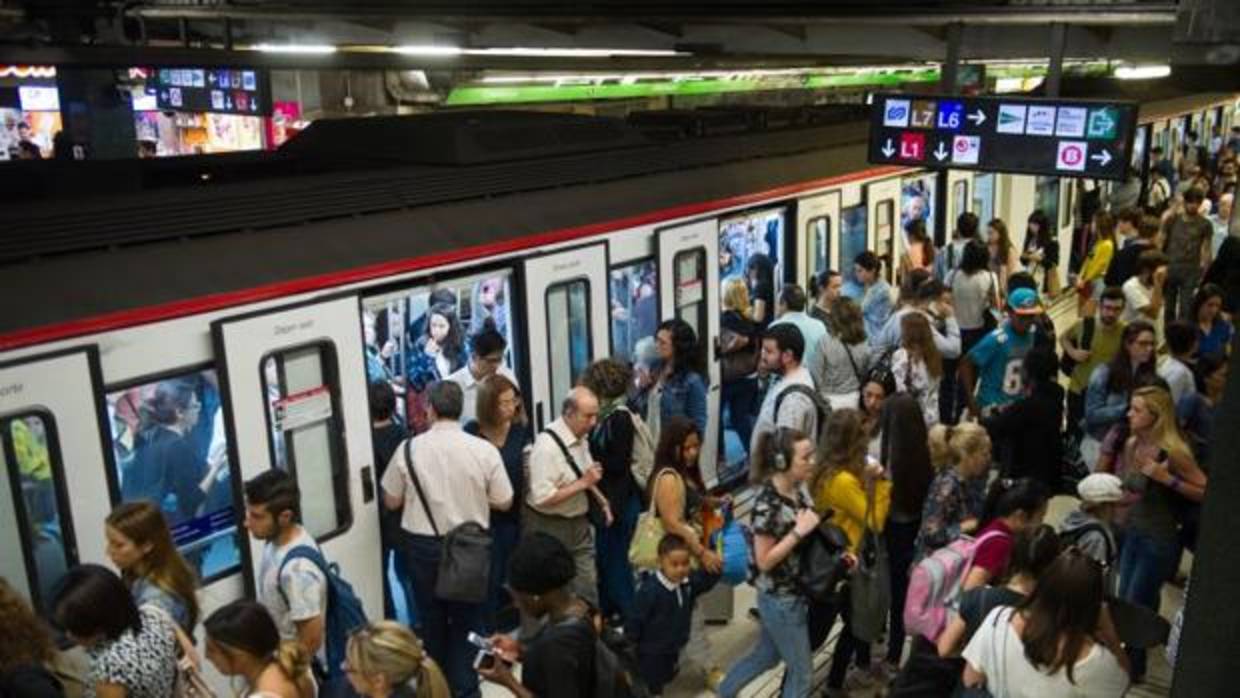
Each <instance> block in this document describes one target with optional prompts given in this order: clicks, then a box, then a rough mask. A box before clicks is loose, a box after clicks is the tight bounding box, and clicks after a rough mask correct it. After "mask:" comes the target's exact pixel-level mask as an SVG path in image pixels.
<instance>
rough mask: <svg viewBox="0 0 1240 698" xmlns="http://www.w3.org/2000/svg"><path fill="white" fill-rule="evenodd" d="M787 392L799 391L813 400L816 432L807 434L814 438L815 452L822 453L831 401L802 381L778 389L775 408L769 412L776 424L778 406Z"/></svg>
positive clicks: (824, 449)
mask: <svg viewBox="0 0 1240 698" xmlns="http://www.w3.org/2000/svg"><path fill="white" fill-rule="evenodd" d="M789 393H800V394H802V395H804V396H806V397H808V398H809V399H810V400H812V401H813V403H814V411H815V412H816V414H817V419H816V421H815V424H814V426H815V429H816V430H817V433H815V434H809V436H811V437H813V439H814V450H815V452H816V453H824V452H825V451H826V447H827V441H826V439H827V418H828V417H830V416H831V403H829V402H827V399H826V398H824V397H823V396H822V395H821V394H820V393H819V392H818V391H817V390H814V389H813V388H811V387H809V386H808V385H805V384H803V383H793V384H792V385H789V386H788V387H786V388H784V389H783V390H780V391H779V394H778V395H776V396H775V410H774V411H773V412H772V413H771V418H772V419H773V420H774V421H775V423H776V424H778V423H779V406H780V405H781V404H782V403H783V401H784V398H785V397H787V396H788V394H789Z"/></svg>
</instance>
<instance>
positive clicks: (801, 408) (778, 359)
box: [749, 325, 818, 482]
mask: <svg viewBox="0 0 1240 698" xmlns="http://www.w3.org/2000/svg"><path fill="white" fill-rule="evenodd" d="M804 355H805V339H804V338H803V337H802V336H801V331H800V330H798V329H797V328H796V327H793V326H792V325H771V326H770V327H768V328H767V330H766V333H765V334H763V335H762V353H761V354H760V355H759V359H758V361H759V364H758V370H759V371H763V372H766V373H769V374H771V375H773V376H778V378H777V379H775V381H774V383H773V384H772V385H771V387H770V388H769V389H768V390H767V391H766V397H765V398H763V399H762V407H761V408H760V409H759V410H758V419H757V422H756V423H755V424H754V428H753V436H751V437H750V439H749V477H750V480H751V481H753V482H758V481H760V480H761V479H762V478H763V477H764V476H765V475H766V474H767V472H768V469H767V465H768V464H766V463H763V462H762V460H763V459H762V456H761V452H762V445H763V442H764V441H765V440H766V439H767V438H770V435H771V434H773V433H774V432H776V431H778V430H779V429H780V428H781V427H785V428H790V429H796V430H798V431H800V432H802V433H804V434H808V435H809V436H810V438H812V439H815V440H816V439H817V436H816V435H817V434H818V405H817V404H816V403H815V402H814V400H813V398H811V397H809V396H808V395H807V394H805V393H804V392H801V391H800V390H798V389H793V386H796V385H801V386H805V387H807V388H809V390H810V391H814V389H815V388H814V377H813V376H812V375H811V374H810V372H809V369H807V368H805V367H804V366H803V365H802V361H801V358H802V357H803V356H804ZM785 393H786V394H785ZM781 395H782V396H783V399H782V400H781V399H780V396H781ZM777 402H778V403H779V411H778V414H777V413H776V410H775V403H777ZM815 443H816V441H815Z"/></svg>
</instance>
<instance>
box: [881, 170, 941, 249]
mask: <svg viewBox="0 0 1240 698" xmlns="http://www.w3.org/2000/svg"><path fill="white" fill-rule="evenodd" d="M937 187H938V178H937V175H933V174H930V175H922V176H920V177H906V178H904V180H903V181H902V182H901V183H900V230H901V231H902V232H905V233H907V231H908V226H909V224H910V223H912V222H913V221H915V220H920V221H922V222H923V223H925V224H926V232H927V233H928V234H929V235H930V237H931V238H933V237H934V224H935V221H936V220H937V219H936V218H935V215H936V214H937V213H938V212H937V211H935V210H934V204H935V193H936V189H937ZM878 217H879V220H878V221H877V225H878V226H879V227H880V229H881V227H882V225H883V223H882V217H883V213H882V209H881V208H880V209H879V212H878ZM879 249H880V250H881V249H882V238H881V237H880V238H879Z"/></svg>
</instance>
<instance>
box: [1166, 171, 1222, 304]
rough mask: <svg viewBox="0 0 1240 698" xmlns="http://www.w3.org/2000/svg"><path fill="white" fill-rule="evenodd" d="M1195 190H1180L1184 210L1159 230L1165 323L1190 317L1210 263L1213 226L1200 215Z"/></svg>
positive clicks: (1201, 196)
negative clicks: (1164, 261)
mask: <svg viewBox="0 0 1240 698" xmlns="http://www.w3.org/2000/svg"><path fill="white" fill-rule="evenodd" d="M1203 198H1204V196H1203V194H1202V193H1201V191H1200V190H1199V189H1195V188H1194V189H1189V190H1188V191H1186V192H1184V212H1183V213H1180V214H1176V215H1175V216H1173V217H1172V218H1171V219H1170V220H1169V221H1168V222H1167V224H1166V227H1165V228H1164V229H1163V240H1164V242H1163V251H1164V252H1166V253H1167V257H1168V259H1169V261H1170V264H1168V265H1167V284H1166V286H1165V287H1164V288H1163V294H1164V295H1165V296H1166V300H1167V305H1166V307H1165V308H1164V312H1165V313H1166V322H1167V324H1171V323H1172V322H1174V321H1175V320H1191V319H1192V318H1190V317H1189V315H1191V314H1192V307H1193V293H1194V292H1196V290H1197V284H1198V283H1200V281H1201V274H1202V270H1204V269H1206V268H1208V267H1209V266H1210V258H1211V256H1212V254H1213V252H1214V250H1213V246H1212V242H1213V240H1214V226H1212V225H1210V221H1209V220H1208V219H1206V217H1205V216H1203V215H1201V200H1202V199H1203Z"/></svg>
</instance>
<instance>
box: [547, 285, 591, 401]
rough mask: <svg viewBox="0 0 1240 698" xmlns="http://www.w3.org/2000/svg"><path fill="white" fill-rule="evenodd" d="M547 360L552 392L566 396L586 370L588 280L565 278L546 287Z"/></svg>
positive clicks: (587, 360)
mask: <svg viewBox="0 0 1240 698" xmlns="http://www.w3.org/2000/svg"><path fill="white" fill-rule="evenodd" d="M547 344H548V346H547V360H548V362H549V363H548V365H549V366H550V367H551V394H552V395H555V396H557V399H558V398H559V396H562V395H567V394H568V391H569V389H571V388H572V387H573V384H574V382H575V381H576V380H577V377H578V376H579V375H581V372H582V371H584V370H585V368H586V364H588V363H589V362H590V356H591V354H592V351H591V347H590V282H589V281H587V280H586V279H573V280H571V281H564V282H562V283H558V284H555V285H554V286H550V287H548V288H547Z"/></svg>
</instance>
